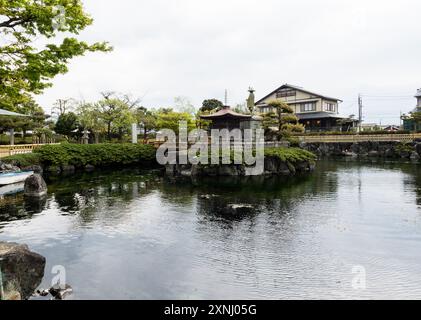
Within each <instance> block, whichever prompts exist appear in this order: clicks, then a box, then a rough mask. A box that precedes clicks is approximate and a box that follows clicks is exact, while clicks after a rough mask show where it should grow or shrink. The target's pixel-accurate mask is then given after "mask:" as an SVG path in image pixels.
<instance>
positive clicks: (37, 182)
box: [24, 173, 47, 198]
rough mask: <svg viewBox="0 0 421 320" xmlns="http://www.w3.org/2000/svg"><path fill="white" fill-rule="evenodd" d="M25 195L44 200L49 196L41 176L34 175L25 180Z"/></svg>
mask: <svg viewBox="0 0 421 320" xmlns="http://www.w3.org/2000/svg"><path fill="white" fill-rule="evenodd" d="M24 194H25V196H26V197H30V198H42V197H44V196H46V195H47V184H46V183H45V181H44V179H43V178H42V176H41V175H40V174H37V173H36V174H33V175H32V176H30V177H28V178H27V179H26V180H25V188H24Z"/></svg>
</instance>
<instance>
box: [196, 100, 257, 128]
mask: <svg viewBox="0 0 421 320" xmlns="http://www.w3.org/2000/svg"><path fill="white" fill-rule="evenodd" d="M200 118H201V119H203V120H208V121H212V124H211V126H210V130H212V129H218V130H221V129H228V130H233V129H242V130H244V129H253V128H257V127H259V126H260V123H261V120H262V119H261V118H260V117H258V116H252V115H247V114H241V113H238V112H235V111H233V110H231V108H230V107H229V106H225V107H223V108H222V109H221V110H219V111H218V112H216V113H213V114H210V115H202V116H200Z"/></svg>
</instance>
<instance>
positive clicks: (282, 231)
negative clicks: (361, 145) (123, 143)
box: [0, 161, 421, 299]
mask: <svg viewBox="0 0 421 320" xmlns="http://www.w3.org/2000/svg"><path fill="white" fill-rule="evenodd" d="M204 195H209V196H207V197H204ZM233 203H241V204H250V205H252V206H253V208H254V209H253V211H252V212H251V213H249V214H246V215H236V216H233V215H227V214H224V213H223V210H222V208H223V207H224V206H225V205H228V204H233ZM420 218H421V167H419V166H416V165H411V164H361V163H355V162H350V163H346V162H333V161H330V162H320V163H318V167H317V170H316V172H314V173H313V174H312V175H311V176H308V177H301V178H297V179H288V180H285V179H269V180H259V179H258V180H251V179H249V180H240V181H236V180H220V181H212V182H209V181H208V182H200V183H195V184H187V183H184V184H181V183H177V184H175V183H171V182H169V181H166V180H165V179H164V178H162V177H160V176H159V175H157V174H153V173H145V172H143V173H142V172H141V171H138V170H128V171H120V172H114V173H105V172H102V173H94V174H85V175H80V176H76V177H71V178H61V179H60V180H56V181H54V180H51V181H49V195H48V199H47V200H46V201H45V202H44V203H29V202H25V200H24V199H23V197H22V196H13V197H6V198H5V199H3V200H0V240H1V241H14V242H20V243H27V244H29V246H30V248H31V249H32V250H34V251H36V252H39V253H40V254H42V255H44V256H45V257H46V258H47V267H46V274H45V277H44V281H43V283H42V285H41V287H49V285H50V283H51V280H52V278H53V277H54V275H53V274H52V273H51V269H52V267H53V266H55V265H62V266H64V267H65V269H66V275H67V282H68V283H69V284H71V285H72V287H73V288H74V292H75V294H74V296H73V299H249V298H250V299H264V298H267V299H301V298H309V299H325V298H328V299H329V298H339V299H345V298H355V299H358V298H370V299H383V298H390V299H401V298H403V299H405V298H418V299H421V219H420ZM358 267H359V268H358ZM361 267H363V268H364V269H361ZM354 268H357V269H354ZM362 270H365V275H366V289H365V290H362V289H359V290H356V289H355V288H353V286H352V284H353V281H354V283H355V279H356V278H355V277H356V276H357V275H364V274H363V273H361V271H362ZM353 271H354V272H355V271H358V272H359V273H358V274H356V273H353Z"/></svg>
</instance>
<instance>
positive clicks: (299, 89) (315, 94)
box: [256, 83, 342, 105]
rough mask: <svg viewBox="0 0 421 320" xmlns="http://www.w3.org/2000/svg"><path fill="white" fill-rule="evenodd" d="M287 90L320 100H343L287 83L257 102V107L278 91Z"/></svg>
mask: <svg viewBox="0 0 421 320" xmlns="http://www.w3.org/2000/svg"><path fill="white" fill-rule="evenodd" d="M286 88H291V89H295V90H298V91H302V92H305V93H308V94H311V95H314V96H317V97H320V98H323V99H326V100H334V101H340V102H342V100H341V99H338V98H332V97H328V96H325V95H321V94H318V93H315V92H312V91H308V90H306V89H304V88H301V87H298V86H294V85H291V84H288V83H286V84H284V85H282V86H280V87H279V88H277V89H276V90H274V91H272V92H271V93H269V94H268V95H266V96H264V97H263V98H262V99H260V100H259V101H257V102H256V105H257V104H259V103H262V102H263V101H264V100H266V99H267V98H269V97H270V96H271V95H272V94H274V93H276V92H277V91H279V90H281V89H286Z"/></svg>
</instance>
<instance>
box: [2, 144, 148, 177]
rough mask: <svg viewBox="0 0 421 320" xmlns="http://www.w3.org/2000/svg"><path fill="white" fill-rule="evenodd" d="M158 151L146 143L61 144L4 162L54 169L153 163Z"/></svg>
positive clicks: (37, 149) (44, 147) (20, 165)
mask: <svg viewBox="0 0 421 320" xmlns="http://www.w3.org/2000/svg"><path fill="white" fill-rule="evenodd" d="M155 154H156V149H155V147H153V146H151V145H143V144H86V145H83V144H60V145H45V146H40V147H38V148H36V149H35V150H34V153H32V154H21V155H14V156H11V157H7V158H4V159H2V161H4V162H7V163H11V164H14V165H17V166H19V167H20V168H21V169H24V168H28V167H31V166H41V167H43V168H44V169H47V170H49V171H52V172H55V171H59V170H66V169H83V168H85V167H87V166H89V167H92V166H93V167H98V168H106V167H111V166H125V165H134V164H144V165H148V166H152V165H156V160H155Z"/></svg>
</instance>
